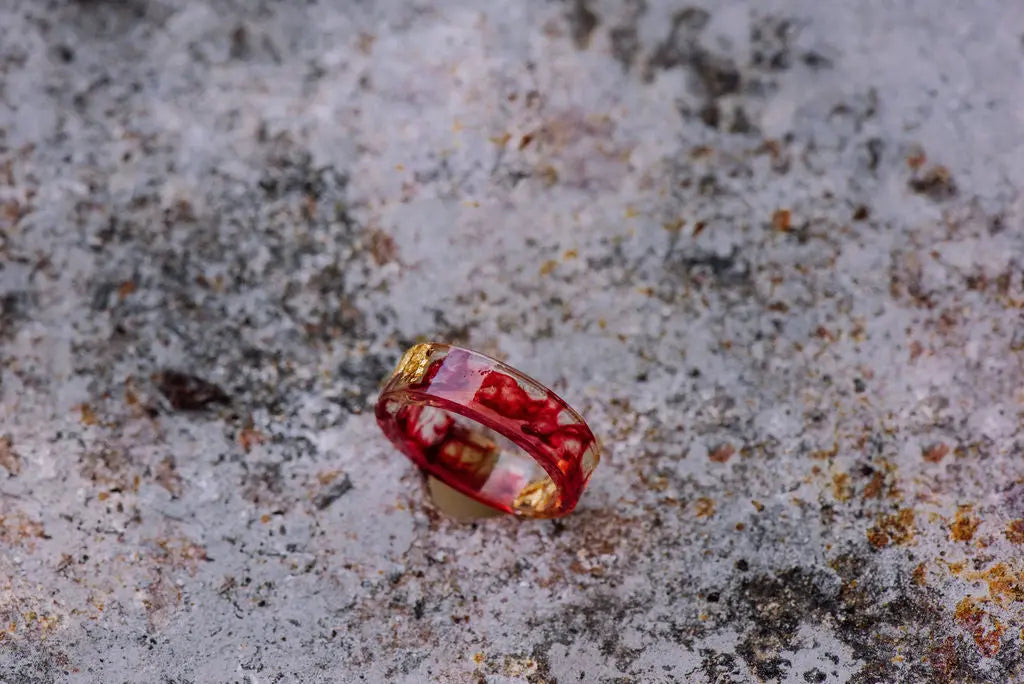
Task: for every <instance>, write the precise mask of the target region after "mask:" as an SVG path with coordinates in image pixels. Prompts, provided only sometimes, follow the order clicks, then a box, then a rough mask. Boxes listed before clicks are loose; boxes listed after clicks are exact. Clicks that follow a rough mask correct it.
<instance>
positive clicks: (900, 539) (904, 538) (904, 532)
mask: <svg viewBox="0 0 1024 684" xmlns="http://www.w3.org/2000/svg"><path fill="white" fill-rule="evenodd" d="M867 536H868V541H869V542H870V543H871V545H872V546H874V547H875V548H883V547H885V546H889V545H890V544H908V543H910V541H912V540H913V538H914V509H912V508H903V509H901V510H900V511H899V512H897V513H894V514H892V515H880V516H878V518H877V519H876V520H875V525H874V526H873V527H871V528H870V529H869V530H868V531H867Z"/></svg>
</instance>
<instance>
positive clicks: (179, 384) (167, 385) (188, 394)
mask: <svg viewBox="0 0 1024 684" xmlns="http://www.w3.org/2000/svg"><path fill="white" fill-rule="evenodd" d="M153 381H154V382H155V383H156V386H157V389H158V390H160V393H161V394H163V395H164V396H165V397H167V400H168V401H170V402H171V406H172V407H173V408H174V409H175V410H177V411H198V410H200V409H203V408H205V407H206V406H208V405H210V404H227V403H229V402H230V401H231V398H230V397H229V396H228V395H227V393H226V392H224V390H222V389H221V388H220V387H218V386H217V385H215V384H213V383H212V382H209V381H207V380H203V379H202V378H198V377H196V376H194V375H189V374H188V373H182V372H180V371H175V370H163V371H160V372H159V373H157V374H156V375H154V376H153Z"/></svg>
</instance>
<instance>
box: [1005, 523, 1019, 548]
mask: <svg viewBox="0 0 1024 684" xmlns="http://www.w3.org/2000/svg"><path fill="white" fill-rule="evenodd" d="M1003 534H1004V535H1006V539H1007V540H1008V541H1009V542H1010V543H1011V544H1024V519H1018V520H1011V521H1010V522H1008V523H1006V529H1005V530H1003Z"/></svg>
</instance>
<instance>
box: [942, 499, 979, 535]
mask: <svg viewBox="0 0 1024 684" xmlns="http://www.w3.org/2000/svg"><path fill="white" fill-rule="evenodd" d="M972 510H973V506H960V507H959V508H958V509H957V512H956V515H955V516H954V518H953V522H952V523H950V525H949V538H950V539H952V540H954V541H963V542H967V541H971V539H972V538H973V537H974V531H975V530H977V529H978V525H980V524H981V521H980V520H979V519H978V518H976V517H975V516H974V515H972V514H971V511H972Z"/></svg>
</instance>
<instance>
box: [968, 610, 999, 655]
mask: <svg viewBox="0 0 1024 684" xmlns="http://www.w3.org/2000/svg"><path fill="white" fill-rule="evenodd" d="M989 619H990V620H991V621H992V628H991V629H988V630H986V629H985V628H984V627H983V626H981V625H979V626H978V627H975V628H974V632H972V633H971V636H973V637H974V643H975V644H976V645H977V647H978V652H979V653H981V654H982V655H983V656H986V657H988V658H994V657H995V656H996V655H997V654H998V653H999V647H1000V644H1001V642H1002V640H1003V632H1005V631H1006V626H1005V625H1004V624H1003V623H1001V622H1000V621H999V620H998V619H996V618H994V617H992V616H989Z"/></svg>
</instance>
